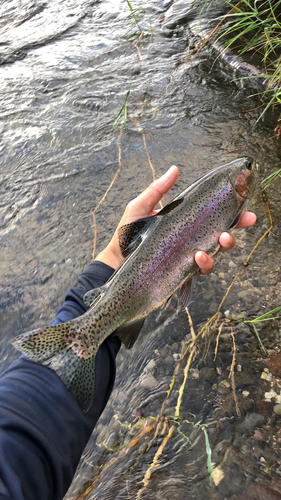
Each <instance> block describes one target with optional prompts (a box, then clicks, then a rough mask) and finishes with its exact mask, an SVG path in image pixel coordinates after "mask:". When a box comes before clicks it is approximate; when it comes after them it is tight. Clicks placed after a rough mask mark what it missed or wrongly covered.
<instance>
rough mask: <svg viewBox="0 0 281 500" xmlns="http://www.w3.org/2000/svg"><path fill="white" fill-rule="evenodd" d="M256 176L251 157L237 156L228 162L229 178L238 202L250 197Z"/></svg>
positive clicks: (254, 164) (254, 165)
mask: <svg viewBox="0 0 281 500" xmlns="http://www.w3.org/2000/svg"><path fill="white" fill-rule="evenodd" d="M256 178H257V173H256V163H255V160H254V159H253V158H252V157H248V158H239V159H238V160H235V161H234V162H232V163H230V164H229V179H230V182H231V185H232V188H233V190H234V191H235V194H236V196H237V199H238V201H239V202H241V203H244V202H245V200H246V199H249V198H251V196H252V195H253V193H254V189H255V185H256Z"/></svg>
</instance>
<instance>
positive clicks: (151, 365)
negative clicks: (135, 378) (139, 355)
mask: <svg viewBox="0 0 281 500" xmlns="http://www.w3.org/2000/svg"><path fill="white" fill-rule="evenodd" d="M155 365H156V363H155V361H154V359H151V360H150V361H149V362H148V363H147V365H146V367H145V369H146V370H147V371H148V372H151V371H152V370H153V368H154V367H155Z"/></svg>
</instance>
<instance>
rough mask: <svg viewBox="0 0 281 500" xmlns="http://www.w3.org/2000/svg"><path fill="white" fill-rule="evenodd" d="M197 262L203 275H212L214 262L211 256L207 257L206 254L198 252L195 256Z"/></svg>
mask: <svg viewBox="0 0 281 500" xmlns="http://www.w3.org/2000/svg"><path fill="white" fill-rule="evenodd" d="M194 258H195V262H196V264H197V266H199V268H200V272H201V274H210V273H212V272H213V270H214V261H213V259H212V257H210V255H207V254H206V253H205V252H201V251H199V252H196V254H195V257H194Z"/></svg>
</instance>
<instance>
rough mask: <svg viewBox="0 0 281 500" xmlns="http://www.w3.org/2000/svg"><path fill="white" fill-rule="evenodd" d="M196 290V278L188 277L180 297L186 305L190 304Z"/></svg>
mask: <svg viewBox="0 0 281 500" xmlns="http://www.w3.org/2000/svg"><path fill="white" fill-rule="evenodd" d="M193 292H194V279H192V278H188V279H187V280H186V281H184V282H183V284H182V286H181V289H180V297H181V301H182V303H183V305H184V307H188V305H189V304H190V302H191V300H192V297H193Z"/></svg>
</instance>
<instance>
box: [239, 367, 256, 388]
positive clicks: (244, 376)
mask: <svg viewBox="0 0 281 500" xmlns="http://www.w3.org/2000/svg"><path fill="white" fill-rule="evenodd" d="M234 378H235V387H236V389H237V388H238V387H240V386H241V385H253V384H255V376H253V375H252V374H250V373H247V372H243V371H242V372H236V373H235V374H234Z"/></svg>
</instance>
